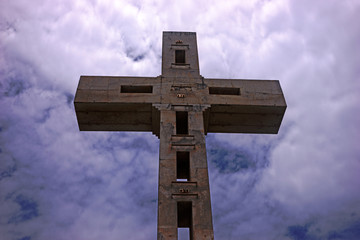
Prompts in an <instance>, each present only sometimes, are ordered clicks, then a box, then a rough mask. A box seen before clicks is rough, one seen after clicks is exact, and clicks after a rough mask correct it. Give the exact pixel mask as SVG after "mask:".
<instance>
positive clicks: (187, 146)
mask: <svg viewBox="0 0 360 240" xmlns="http://www.w3.org/2000/svg"><path fill="white" fill-rule="evenodd" d="M285 109H286V103H285V99H284V96H283V93H282V90H281V87H280V84H279V81H274V80H232V79H208V78H204V77H202V76H201V75H200V73H199V61H198V51H197V43H196V33H193V32H164V33H163V47H162V73H161V75H160V76H158V77H104V76H81V77H80V81H79V85H78V89H77V92H76V96H75V110H76V115H77V119H78V123H79V128H80V130H81V131H152V132H153V133H154V134H155V135H156V136H158V137H159V138H160V153H159V158H160V159H159V188H158V230H157V231H158V234H157V238H158V239H161V240H163V239H164V240H165V239H166V240H168V239H177V230H178V228H189V235H190V239H193V240H201V239H213V238H214V233H213V224H212V216H211V203H210V190H209V178H208V167H207V160H206V149H205V135H206V134H207V133H209V132H213V133H220V132H221V133H275V134H276V133H277V132H278V130H279V127H280V124H281V121H282V118H283V115H284V113H285ZM139 230H141V229H139Z"/></svg>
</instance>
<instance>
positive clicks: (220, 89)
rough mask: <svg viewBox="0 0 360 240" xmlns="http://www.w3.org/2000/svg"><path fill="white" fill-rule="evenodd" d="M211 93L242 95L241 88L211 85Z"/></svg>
mask: <svg viewBox="0 0 360 240" xmlns="http://www.w3.org/2000/svg"><path fill="white" fill-rule="evenodd" d="M209 94H217V95H240V88H231V87H209Z"/></svg>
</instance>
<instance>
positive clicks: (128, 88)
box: [121, 85, 153, 93]
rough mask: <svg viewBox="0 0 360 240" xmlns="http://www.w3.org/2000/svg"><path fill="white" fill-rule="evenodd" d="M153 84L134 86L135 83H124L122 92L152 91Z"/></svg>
mask: <svg viewBox="0 0 360 240" xmlns="http://www.w3.org/2000/svg"><path fill="white" fill-rule="evenodd" d="M152 90H153V87H152V86H146V85H142V86H133V85H122V86H121V92H122V93H152Z"/></svg>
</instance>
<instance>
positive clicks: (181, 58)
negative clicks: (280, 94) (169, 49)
mask: <svg viewBox="0 0 360 240" xmlns="http://www.w3.org/2000/svg"><path fill="white" fill-rule="evenodd" d="M175 63H176V64H185V50H175Z"/></svg>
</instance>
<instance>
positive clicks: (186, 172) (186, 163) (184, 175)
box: [176, 152, 190, 182]
mask: <svg viewBox="0 0 360 240" xmlns="http://www.w3.org/2000/svg"><path fill="white" fill-rule="evenodd" d="M176 181H182V182H184V181H190V152H176Z"/></svg>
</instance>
